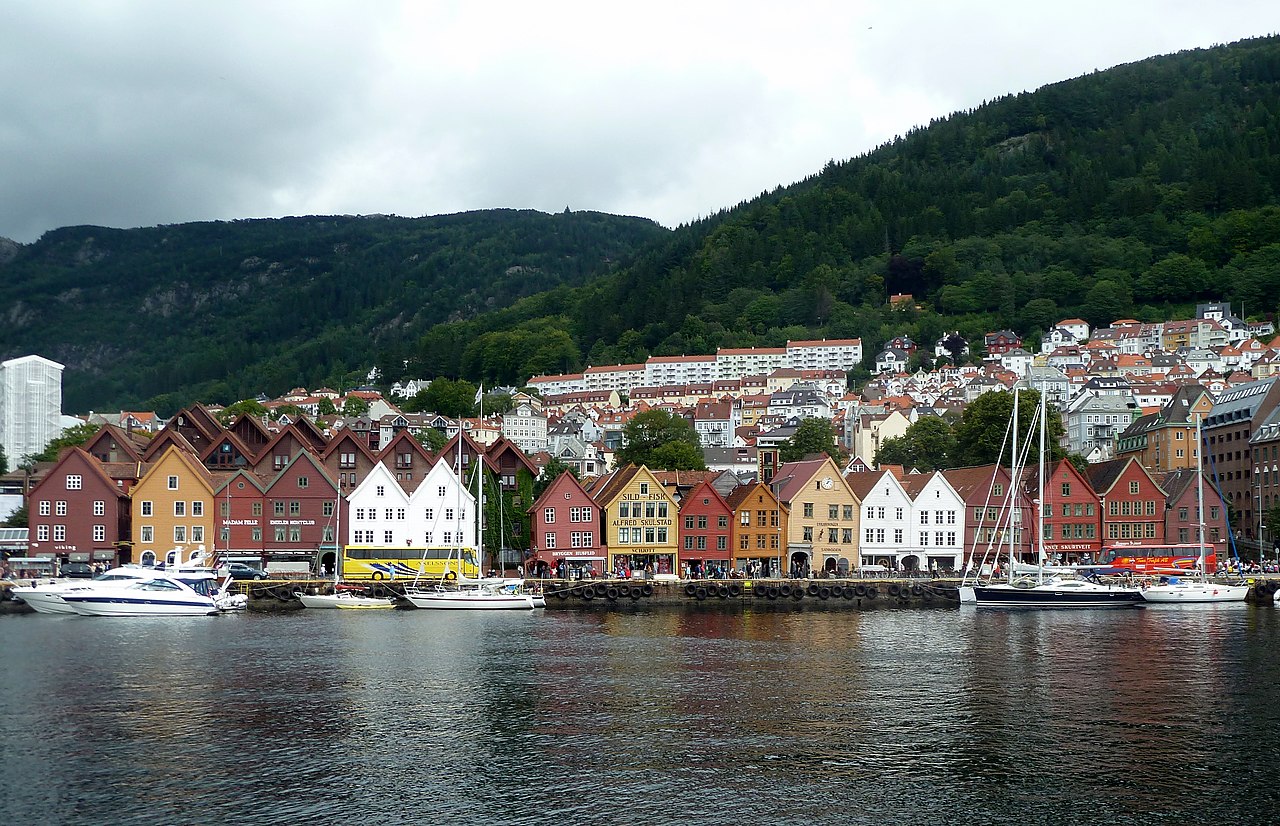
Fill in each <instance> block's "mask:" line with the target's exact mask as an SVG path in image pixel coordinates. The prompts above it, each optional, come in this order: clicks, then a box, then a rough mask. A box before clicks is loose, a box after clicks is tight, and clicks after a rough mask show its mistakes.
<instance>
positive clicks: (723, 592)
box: [716, 585, 729, 599]
mask: <svg viewBox="0 0 1280 826" xmlns="http://www.w3.org/2000/svg"><path fill="white" fill-rule="evenodd" d="M716 596H718V597H720V599H728V598H729V586H728V585H721V586H720V587H719V588H717V589H716Z"/></svg>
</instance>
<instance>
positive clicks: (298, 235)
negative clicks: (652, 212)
mask: <svg viewBox="0 0 1280 826" xmlns="http://www.w3.org/2000/svg"><path fill="white" fill-rule="evenodd" d="M669 234H670V233H669V231H668V230H665V229H663V228H662V227H660V226H658V225H657V224H656V223H654V222H652V221H649V220H647V219H642V218H621V217H617V216H612V215H603V214H599V213H590V212H576V213H568V212H566V213H561V214H558V215H547V214H544V213H539V212H533V211H514V210H494V211H484V212H470V213H463V214H459V215H446V216H438V217H432V218H398V217H389V216H359V217H352V216H346V217H302V218H284V219H263V220H244V221H230V222H210V223H191V224H177V225H172V226H160V227H151V228H144V229H129V230H119V229H105V228H102V227H67V228H63V229H58V230H54V231H52V232H49V233H46V234H45V235H44V236H42V237H41V238H40V239H39V240H38V241H36V242H35V243H33V244H29V245H19V244H14V243H13V242H8V243H6V244H0V308H3V309H0V354H3V357H4V358H11V357H13V356H16V355H24V354H26V353H38V354H40V355H42V356H45V357H47V358H51V359H55V360H57V361H60V362H62V363H63V364H65V365H66V366H67V371H66V373H65V374H64V377H63V388H64V408H65V409H67V410H88V409H91V408H96V409H109V408H120V407H132V406H143V407H155V408H157V409H159V410H161V411H162V412H172V410H173V409H175V408H176V407H178V406H180V405H183V404H188V403H190V402H192V401H195V400H203V401H218V402H223V403H229V402H232V401H235V400H237V399H240V398H244V397H245V396H249V395H253V394H256V393H258V392H263V391H265V392H267V393H281V392H283V391H285V390H287V389H288V388H290V387H293V386H296V385H299V384H301V385H307V386H319V385H322V384H330V385H334V386H342V387H350V386H351V385H352V384H353V383H360V382H363V380H364V375H365V373H366V372H367V371H368V369H369V367H370V365H371V364H373V362H374V360H375V356H376V355H377V354H378V353H381V355H382V357H383V359H384V360H385V359H394V358H395V357H396V353H397V351H398V350H399V349H401V343H402V342H412V341H414V340H416V339H417V338H418V337H419V336H420V335H422V334H423V333H424V332H426V331H427V330H428V329H430V328H431V327H432V326H433V325H436V324H438V323H441V322H445V321H449V320H459V319H465V318H468V317H471V316H474V315H477V314H480V313H484V312H488V311H491V310H493V309H495V308H502V307H505V306H507V305H509V304H511V303H512V302H513V301H515V300H517V299H520V298H523V297H526V296H530V295H533V294H536V293H540V292H542V291H546V290H550V289H553V288H555V287H559V286H564V285H579V284H583V283H586V282H587V281H588V280H589V279H590V278H591V277H593V276H597V275H601V274H605V273H608V272H609V271H611V270H612V269H615V268H617V267H619V266H621V265H622V264H625V263H626V262H627V261H628V260H629V259H630V258H631V257H632V256H634V255H635V254H636V252H637V250H639V249H641V248H644V247H646V246H647V245H648V244H650V243H652V242H653V241H654V240H655V239H660V238H662V237H664V236H666V235H669ZM397 369H401V366H400V365H397Z"/></svg>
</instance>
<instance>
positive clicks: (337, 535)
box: [294, 491, 396, 610]
mask: <svg viewBox="0 0 1280 826" xmlns="http://www.w3.org/2000/svg"><path fill="white" fill-rule="evenodd" d="M334 523H335V527H334V533H333V538H334V545H335V546H336V547H337V548H338V549H339V551H338V553H337V554H336V555H335V556H334V560H333V593H331V594H306V593H303V592H301V591H297V592H295V593H294V596H296V597H297V598H298V600H299V601H300V602H302V607H303V608H347V609H358V610H369V609H375V610H376V609H379V608H383V609H385V608H395V607H396V601H395V599H392V598H390V597H371V596H366V595H365V594H362V593H359V592H358V591H352V590H348V589H344V588H343V586H342V548H343V547H344V545H343V542H342V492H341V491H339V492H338V501H337V502H336V503H335V507H334Z"/></svg>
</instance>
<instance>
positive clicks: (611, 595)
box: [604, 585, 618, 602]
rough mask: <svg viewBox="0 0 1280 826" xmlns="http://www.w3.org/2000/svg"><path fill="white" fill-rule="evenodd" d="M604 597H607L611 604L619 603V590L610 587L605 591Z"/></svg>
mask: <svg viewBox="0 0 1280 826" xmlns="http://www.w3.org/2000/svg"><path fill="white" fill-rule="evenodd" d="M604 596H605V599H607V600H609V601H610V602H617V601H618V589H617V588H616V587H614V586H613V585H610V586H609V587H608V588H605V589H604Z"/></svg>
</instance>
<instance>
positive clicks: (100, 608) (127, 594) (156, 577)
mask: <svg viewBox="0 0 1280 826" xmlns="http://www.w3.org/2000/svg"><path fill="white" fill-rule="evenodd" d="M62 600H63V602H65V603H67V604H68V605H70V606H71V607H72V608H73V609H75V611H76V613H78V614H83V615H84V616H89V617H190V616H207V615H212V614H221V613H223V612H224V611H226V610H235V608H236V607H237V606H236V605H235V603H236V602H238V600H235V598H234V597H230V596H229V595H227V594H225V593H224V592H223V591H221V590H220V589H219V588H218V582H217V579H216V578H215V577H214V576H213V575H212V574H190V575H188V574H181V573H179V574H175V575H173V576H167V575H165V574H163V573H160V572H154V573H153V575H152V576H150V577H148V578H147V579H143V580H140V581H138V582H135V583H133V584H132V585H127V586H124V587H120V588H108V589H101V590H95V589H89V590H84V591H73V592H67V593H64V594H63V595H62Z"/></svg>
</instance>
